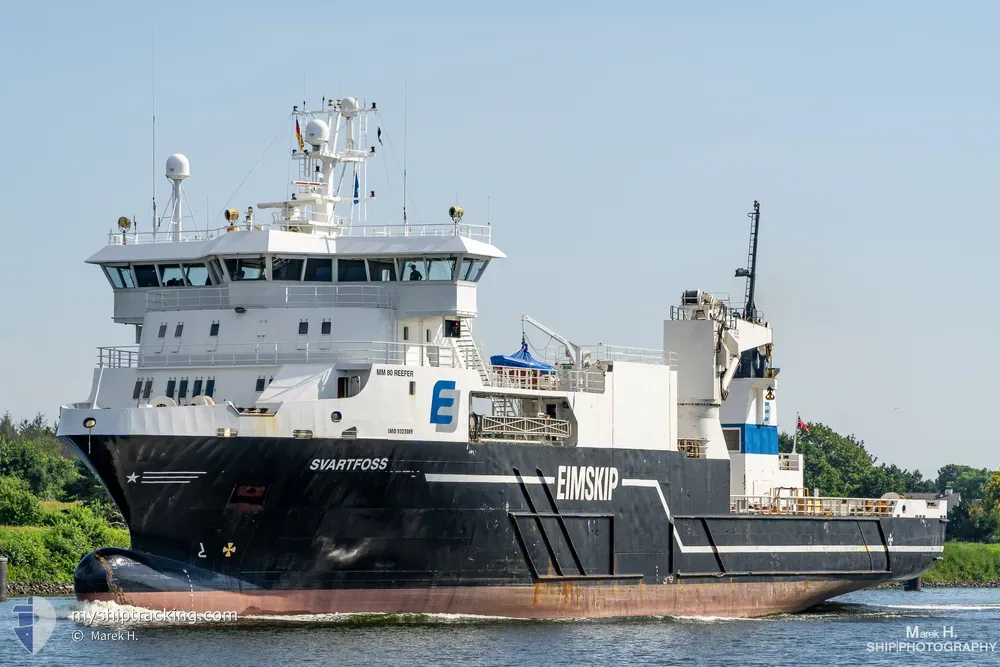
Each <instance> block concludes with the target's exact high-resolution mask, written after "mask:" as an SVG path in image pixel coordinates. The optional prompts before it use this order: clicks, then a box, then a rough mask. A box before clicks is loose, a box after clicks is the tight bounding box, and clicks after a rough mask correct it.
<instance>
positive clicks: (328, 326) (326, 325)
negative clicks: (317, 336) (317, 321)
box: [319, 320, 333, 336]
mask: <svg viewBox="0 0 1000 667" xmlns="http://www.w3.org/2000/svg"><path fill="white" fill-rule="evenodd" d="M332 329H333V323H332V322H330V320H323V323H322V324H321V325H320V327H319V332H320V333H321V334H323V335H324V336H329V335H330V331H331V330H332Z"/></svg>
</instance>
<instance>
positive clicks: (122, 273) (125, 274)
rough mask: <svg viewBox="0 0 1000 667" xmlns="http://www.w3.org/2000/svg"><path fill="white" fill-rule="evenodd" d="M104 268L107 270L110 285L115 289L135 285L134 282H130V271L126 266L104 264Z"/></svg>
mask: <svg viewBox="0 0 1000 667" xmlns="http://www.w3.org/2000/svg"><path fill="white" fill-rule="evenodd" d="M104 269H105V270H106V271H107V272H108V278H109V279H110V280H111V286H112V287H114V288H115V289H128V288H131V287H135V283H133V282H132V272H131V271H130V270H129V268H128V267H127V266H105V267H104Z"/></svg>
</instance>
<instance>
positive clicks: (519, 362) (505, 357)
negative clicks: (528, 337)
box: [490, 342, 556, 372]
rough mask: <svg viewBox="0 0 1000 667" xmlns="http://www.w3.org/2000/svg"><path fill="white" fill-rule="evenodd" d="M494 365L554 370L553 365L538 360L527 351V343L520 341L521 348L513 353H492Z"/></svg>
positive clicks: (544, 370) (491, 361)
mask: <svg viewBox="0 0 1000 667" xmlns="http://www.w3.org/2000/svg"><path fill="white" fill-rule="evenodd" d="M490 363H491V364H493V365H494V366H509V367H511V368H533V369H535V370H538V371H543V372H555V370H556V369H555V367H553V366H550V365H549V364H547V363H545V362H544V361H538V360H537V359H535V358H534V357H532V356H531V353H530V352H528V343H527V342H522V343H521V349H520V350H518V351H517V352H515V353H514V354H494V355H493V356H492V357H490Z"/></svg>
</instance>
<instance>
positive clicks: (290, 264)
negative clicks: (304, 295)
mask: <svg viewBox="0 0 1000 667" xmlns="http://www.w3.org/2000/svg"><path fill="white" fill-rule="evenodd" d="M303 264H305V260H304V259H289V258H287V257H274V258H272V259H271V280H294V281H300V280H302V265H303Z"/></svg>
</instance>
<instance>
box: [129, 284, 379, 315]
mask: <svg viewBox="0 0 1000 667" xmlns="http://www.w3.org/2000/svg"><path fill="white" fill-rule="evenodd" d="M235 306H243V307H245V308H308V307H314V306H315V307H324V306H336V307H341V308H352V307H353V308H389V309H391V308H394V307H395V304H394V303H393V298H392V291H391V290H390V289H389V288H388V287H385V286H384V285H274V284H263V285H250V286H247V287H243V286H240V290H239V291H238V292H236V290H234V289H233V288H231V287H230V286H229V285H225V286H219V287H177V288H173V289H161V290H150V291H149V292H147V293H146V310H149V311H163V310H214V309H219V308H230V307H235Z"/></svg>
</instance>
